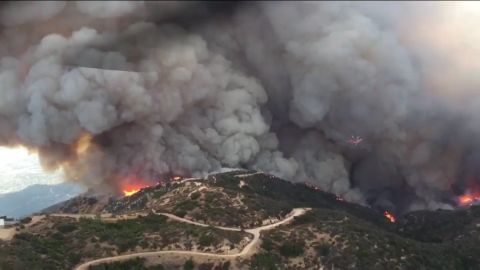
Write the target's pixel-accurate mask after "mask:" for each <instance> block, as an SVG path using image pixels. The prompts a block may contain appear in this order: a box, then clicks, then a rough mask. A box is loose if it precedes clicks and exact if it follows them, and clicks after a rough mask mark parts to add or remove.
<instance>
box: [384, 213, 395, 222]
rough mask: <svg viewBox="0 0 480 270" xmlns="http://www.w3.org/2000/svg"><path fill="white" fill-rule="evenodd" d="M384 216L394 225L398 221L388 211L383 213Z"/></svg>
mask: <svg viewBox="0 0 480 270" xmlns="http://www.w3.org/2000/svg"><path fill="white" fill-rule="evenodd" d="M383 215H384V216H385V217H386V218H387V219H388V220H389V221H390V222H392V223H394V222H395V221H397V219H396V218H395V216H394V215H393V214H392V213H390V212H388V211H385V212H384V213H383Z"/></svg>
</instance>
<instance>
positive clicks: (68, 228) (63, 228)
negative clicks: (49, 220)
mask: <svg viewBox="0 0 480 270" xmlns="http://www.w3.org/2000/svg"><path fill="white" fill-rule="evenodd" d="M76 229H77V226H76V225H75V224H73V223H67V224H62V225H60V226H58V228H57V230H58V231H59V232H61V233H70V232H73V231H75V230H76Z"/></svg>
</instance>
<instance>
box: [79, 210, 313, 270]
mask: <svg viewBox="0 0 480 270" xmlns="http://www.w3.org/2000/svg"><path fill="white" fill-rule="evenodd" d="M308 210H310V209H309V208H295V209H293V210H292V212H290V214H288V215H287V216H286V217H285V218H284V219H283V220H281V221H279V222H276V223H273V224H270V225H265V226H261V227H258V228H253V229H248V230H245V232H247V233H251V234H253V240H252V241H251V242H250V243H248V245H246V246H245V247H244V248H243V250H242V251H241V252H239V253H236V254H214V253H206V252H196V251H182V250H169V251H151V252H141V253H134V254H127V255H120V256H114V257H108V258H102V259H97V260H93V261H89V262H86V263H83V264H81V265H79V266H77V267H76V268H75V270H88V268H89V267H90V266H93V265H97V264H102V263H112V262H116V261H124V260H129V259H134V258H147V257H151V256H160V255H167V254H181V255H191V256H208V257H215V258H236V257H240V256H245V255H247V254H249V253H250V252H251V251H252V250H253V248H254V247H255V246H256V245H257V244H258V242H259V240H260V232H261V231H266V230H271V229H273V228H275V227H277V226H280V225H282V224H285V223H287V222H289V221H291V220H292V219H293V218H294V217H296V216H300V215H303V214H304V213H305V212H307V211H308ZM157 214H158V215H164V216H166V217H168V218H171V219H173V220H177V221H180V222H185V223H189V224H193V225H197V226H202V227H208V226H209V225H206V224H203V223H199V222H195V221H191V220H188V219H184V218H181V217H177V216H175V215H172V214H168V213H157ZM214 227H215V228H217V229H221V230H228V231H240V229H239V228H227V227H217V226H214Z"/></svg>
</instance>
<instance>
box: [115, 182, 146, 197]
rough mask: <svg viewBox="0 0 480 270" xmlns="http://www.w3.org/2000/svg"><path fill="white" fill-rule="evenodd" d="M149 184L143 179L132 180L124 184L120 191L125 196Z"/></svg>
mask: <svg viewBox="0 0 480 270" xmlns="http://www.w3.org/2000/svg"><path fill="white" fill-rule="evenodd" d="M149 186H150V184H147V183H146V182H144V181H133V182H129V183H128V184H124V185H123V188H122V192H123V195H125V196H126V197H129V196H132V195H133V194H135V193H137V192H139V191H140V190H142V189H144V188H146V187H149Z"/></svg>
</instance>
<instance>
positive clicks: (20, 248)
mask: <svg viewBox="0 0 480 270" xmlns="http://www.w3.org/2000/svg"><path fill="white" fill-rule="evenodd" d="M42 222H43V223H40V224H39V226H40V227H39V228H38V230H37V231H33V232H20V233H19V234H17V235H16V236H15V238H14V239H13V240H12V241H11V242H10V243H6V242H0V254H2V256H0V266H2V267H0V269H1V270H4V269H8V270H10V269H12V270H16V269H19V270H20V269H31V270H36V269H71V268H72V267H73V266H74V265H76V264H78V263H79V262H80V261H82V260H83V261H84V260H88V259H89V258H91V259H93V258H99V257H109V256H112V255H114V254H118V253H120V254H121V253H124V252H126V251H129V250H134V249H138V248H141V249H146V250H161V249H164V248H168V249H174V248H176V245H178V243H185V245H186V247H189V246H190V247H192V245H197V246H199V247H200V249H201V248H202V246H209V247H215V246H217V245H219V244H220V243H222V242H223V241H224V240H227V241H229V242H230V243H231V244H232V245H236V244H238V242H239V241H240V240H241V239H243V238H244V237H245V236H246V234H245V233H241V232H232V231H222V230H218V229H215V228H205V227H200V226H195V225H190V224H186V223H180V222H173V221H167V218H166V217H164V216H161V215H154V214H151V215H148V216H144V217H139V218H135V219H128V220H120V221H117V222H104V221H101V220H99V219H91V218H81V219H80V220H79V221H76V220H75V219H73V218H60V217H50V218H47V219H45V220H44V221H42ZM177 248H178V247H177ZM129 263H134V262H129ZM137 263H138V262H137ZM6 266H8V267H6ZM104 267H107V268H105V269H123V268H111V267H123V266H118V265H115V264H114V265H109V266H104ZM99 269H102V268H99ZM132 269H136V268H132ZM138 269H144V268H138Z"/></svg>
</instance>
